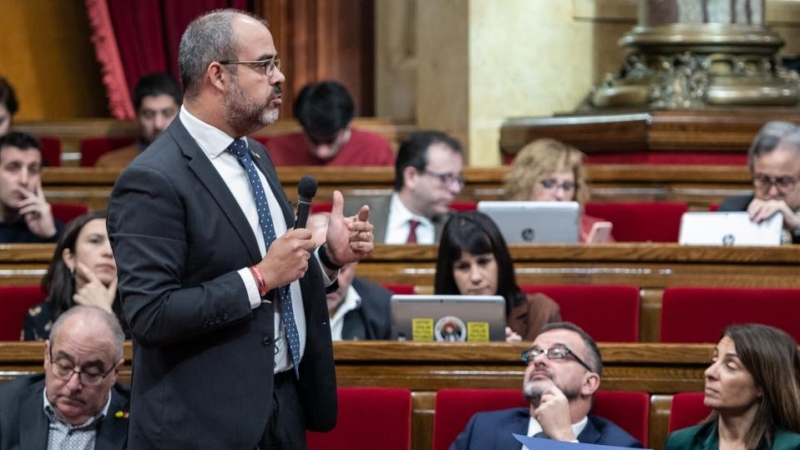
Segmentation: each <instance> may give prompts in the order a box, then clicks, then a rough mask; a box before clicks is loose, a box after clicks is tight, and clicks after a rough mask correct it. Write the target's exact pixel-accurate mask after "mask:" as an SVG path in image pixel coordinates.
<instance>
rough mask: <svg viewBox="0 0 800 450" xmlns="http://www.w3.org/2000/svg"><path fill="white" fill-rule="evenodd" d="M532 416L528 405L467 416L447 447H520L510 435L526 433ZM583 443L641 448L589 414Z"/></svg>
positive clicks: (502, 449) (485, 449) (455, 449)
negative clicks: (464, 424)
mask: <svg viewBox="0 0 800 450" xmlns="http://www.w3.org/2000/svg"><path fill="white" fill-rule="evenodd" d="M530 419H531V412H530V408H512V409H503V410H500V411H492V412H482V413H478V414H475V415H474V416H472V419H470V421H469V424H467V428H466V429H465V430H464V431H462V432H461V434H459V435H458V438H456V441H455V442H453V445H451V446H450V450H519V448H520V447H522V444H520V443H519V441H517V439H516V438H514V436H513V434H514V433H516V434H521V435H525V434H526V433H527V432H528V422H529V421H530ZM578 442H580V443H582V444H596V445H613V446H616V447H629V448H642V444H641V442H639V441H637V440H636V438H634V437H633V436H631V435H630V434H628V433H627V432H626V431H625V430H623V429H622V428H620V427H618V426H617V425H615V424H614V423H613V422H611V421H609V420H606V419H603V418H602V417H597V416H591V415H590V416H589V422H587V423H586V428H584V429H583V431H581V434H579V435H578Z"/></svg>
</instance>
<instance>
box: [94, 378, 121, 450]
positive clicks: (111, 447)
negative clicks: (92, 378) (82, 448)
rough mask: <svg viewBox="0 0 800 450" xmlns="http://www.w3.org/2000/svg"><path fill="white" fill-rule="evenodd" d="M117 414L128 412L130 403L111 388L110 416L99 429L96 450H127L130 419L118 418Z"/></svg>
mask: <svg viewBox="0 0 800 450" xmlns="http://www.w3.org/2000/svg"><path fill="white" fill-rule="evenodd" d="M117 412H120V413H122V414H125V413H127V412H128V401H127V400H126V399H125V398H123V397H122V396H120V395H119V394H117V392H116V389H115V388H113V387H112V388H111V404H110V405H108V415H107V416H106V417H105V419H103V420H102V421H101V422H100V425H99V426H98V428H97V440H96V443H95V449H96V450H115V449H120V448H125V446H126V441H127V438H128V417H126V416H124V415H123V417H117Z"/></svg>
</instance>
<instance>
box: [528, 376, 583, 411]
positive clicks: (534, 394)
mask: <svg viewBox="0 0 800 450" xmlns="http://www.w3.org/2000/svg"><path fill="white" fill-rule="evenodd" d="M551 381H552V380H551ZM553 384H555V382H553ZM556 387H557V388H559V389H561V392H563V393H564V397H567V400H568V401H569V402H572V401H573V400H575V399H577V398H578V397H579V396H580V394H581V392H580V388H578V389H564V387H563V386H559V385H557V384H556ZM544 388H545V386H542V385H541V383H537V382H532V381H528V382H526V383H525V385H524V386H523V387H522V394H523V395H524V396H525V400H527V401H528V403H530V404H531V405H533V407H534V408H538V407H539V403H541V401H542V392H543V391H544Z"/></svg>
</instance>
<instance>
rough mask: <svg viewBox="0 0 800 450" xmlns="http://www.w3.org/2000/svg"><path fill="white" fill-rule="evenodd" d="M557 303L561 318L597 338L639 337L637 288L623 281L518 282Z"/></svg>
mask: <svg viewBox="0 0 800 450" xmlns="http://www.w3.org/2000/svg"><path fill="white" fill-rule="evenodd" d="M520 289H522V290H523V291H525V292H528V293H536V292H540V293H542V294H545V295H547V296H548V297H550V298H552V299H553V300H555V301H556V303H558V306H559V308H560V309H561V318H562V319H563V320H565V321H568V322H572V323H574V324H575V325H578V326H579V327H581V328H583V330H584V331H586V332H587V333H588V334H589V336H592V338H593V339H594V340H595V341H598V342H638V341H639V302H640V300H639V288H638V287H636V286H625V285H618V286H615V285H608V286H606V285H521V286H520Z"/></svg>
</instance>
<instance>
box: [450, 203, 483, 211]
mask: <svg viewBox="0 0 800 450" xmlns="http://www.w3.org/2000/svg"><path fill="white" fill-rule="evenodd" d="M450 209H452V210H453V211H462V212H463V211H475V210H476V209H478V203H477V202H453V203H450Z"/></svg>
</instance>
